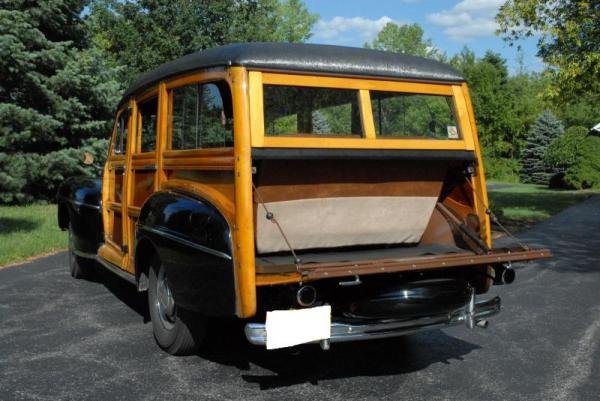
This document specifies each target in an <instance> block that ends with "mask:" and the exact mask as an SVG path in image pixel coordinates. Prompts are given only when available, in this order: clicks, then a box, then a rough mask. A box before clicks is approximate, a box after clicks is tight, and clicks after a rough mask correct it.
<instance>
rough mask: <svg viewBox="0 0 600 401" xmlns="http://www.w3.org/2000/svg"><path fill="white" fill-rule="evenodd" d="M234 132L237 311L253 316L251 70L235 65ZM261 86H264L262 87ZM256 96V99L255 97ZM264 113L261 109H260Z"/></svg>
mask: <svg viewBox="0 0 600 401" xmlns="http://www.w3.org/2000/svg"><path fill="white" fill-rule="evenodd" d="M230 74H231V82H232V84H231V87H232V95H233V96H232V98H233V115H234V116H235V118H234V120H233V131H234V133H233V136H234V141H233V143H234V154H235V170H234V173H235V225H234V226H233V233H232V234H233V237H234V241H233V243H234V249H233V251H234V261H235V276H236V290H237V295H238V297H237V299H238V302H237V308H236V309H237V315H238V316H239V317H242V318H245V317H251V316H253V315H254V314H255V313H256V282H255V279H256V277H255V268H254V263H255V259H254V204H253V201H252V155H251V152H250V121H251V119H250V118H251V115H250V114H249V99H248V79H249V78H248V74H247V71H246V69H245V68H243V67H232V68H231V69H230ZM261 89H262V87H261ZM254 100H256V99H254ZM260 112H261V113H262V110H261V111H260Z"/></svg>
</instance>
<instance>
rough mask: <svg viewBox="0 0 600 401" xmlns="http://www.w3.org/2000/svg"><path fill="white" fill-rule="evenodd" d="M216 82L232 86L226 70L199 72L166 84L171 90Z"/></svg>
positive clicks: (215, 69) (212, 69)
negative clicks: (219, 81) (222, 81)
mask: <svg viewBox="0 0 600 401" xmlns="http://www.w3.org/2000/svg"><path fill="white" fill-rule="evenodd" d="M215 80H225V81H227V82H228V83H229V84H230V85H231V82H230V79H229V77H228V74H227V72H226V70H225V69H224V68H211V69H207V70H202V71H199V72H193V73H190V74H188V75H184V76H179V77H176V78H173V79H171V80H168V81H166V82H165V84H166V89H167V90H171V89H174V88H177V87H180V86H186V85H190V84H195V83H202V82H208V81H215Z"/></svg>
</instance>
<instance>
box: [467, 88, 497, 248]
mask: <svg viewBox="0 0 600 401" xmlns="http://www.w3.org/2000/svg"><path fill="white" fill-rule="evenodd" d="M461 92H462V95H463V96H462V97H463V99H464V101H465V105H466V110H467V115H468V120H469V123H470V125H471V137H472V141H473V146H474V148H475V156H476V157H477V175H476V176H475V177H473V181H472V183H473V187H474V188H475V191H477V193H478V194H479V195H480V196H477V195H475V194H474V198H475V202H474V203H475V212H476V213H477V216H478V217H479V220H480V221H481V223H482V225H483V227H482V230H481V234H482V237H483V240H484V241H485V243H486V244H487V245H488V246H490V247H491V246H492V228H491V224H490V216H488V214H487V213H486V210H487V205H489V204H490V203H489V200H488V194H487V186H486V183H485V171H484V169H483V158H482V155H481V149H480V147H479V136H478V134H477V125H476V123H475V114H474V112H473V104H472V103H471V96H470V95H469V88H468V87H467V84H462V85H461Z"/></svg>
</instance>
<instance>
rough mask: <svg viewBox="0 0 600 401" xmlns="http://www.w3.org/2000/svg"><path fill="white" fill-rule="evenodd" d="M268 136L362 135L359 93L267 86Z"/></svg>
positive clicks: (342, 90) (328, 89)
mask: <svg viewBox="0 0 600 401" xmlns="http://www.w3.org/2000/svg"><path fill="white" fill-rule="evenodd" d="M263 93H264V103H263V104H264V110H265V135H266V136H305V135H319V136H348V137H360V136H362V134H363V132H362V123H361V119H360V109H359V106H358V105H359V101H358V91H357V90H351V89H330V88H309V87H300V86H280V85H265V86H264V89H263Z"/></svg>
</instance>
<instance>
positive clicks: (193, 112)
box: [170, 82, 233, 149]
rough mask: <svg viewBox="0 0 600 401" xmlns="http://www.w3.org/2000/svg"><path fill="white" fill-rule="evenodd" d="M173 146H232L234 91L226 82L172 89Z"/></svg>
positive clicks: (197, 147)
mask: <svg viewBox="0 0 600 401" xmlns="http://www.w3.org/2000/svg"><path fill="white" fill-rule="evenodd" d="M172 97H173V104H172V112H171V116H170V117H171V130H172V131H171V138H172V141H171V149H199V148H216V147H229V146H233V129H232V128H233V119H232V106H231V92H230V90H229V86H228V85H227V83H226V82H212V83H203V84H193V85H188V86H183V87H181V88H176V89H173V92H172Z"/></svg>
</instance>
